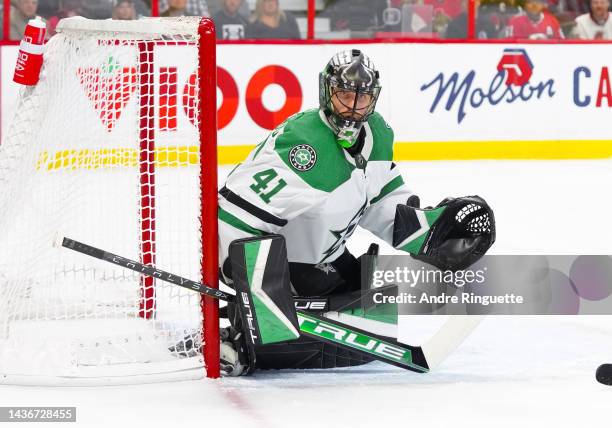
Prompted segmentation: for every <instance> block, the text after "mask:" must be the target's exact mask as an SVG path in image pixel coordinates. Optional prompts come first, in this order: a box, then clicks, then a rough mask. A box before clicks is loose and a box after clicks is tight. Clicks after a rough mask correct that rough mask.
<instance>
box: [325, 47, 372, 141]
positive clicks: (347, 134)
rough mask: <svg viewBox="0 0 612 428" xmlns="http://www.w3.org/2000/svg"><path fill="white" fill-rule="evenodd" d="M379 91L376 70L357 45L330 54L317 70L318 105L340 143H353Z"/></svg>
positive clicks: (370, 112) (368, 115)
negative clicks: (320, 68)
mask: <svg viewBox="0 0 612 428" xmlns="http://www.w3.org/2000/svg"><path fill="white" fill-rule="evenodd" d="M379 93H380V83H379V81H378V71H377V70H376V68H375V67H374V64H372V62H371V61H370V59H369V58H368V57H367V56H365V55H364V54H363V53H362V52H361V51H360V50H358V49H352V50H350V51H344V52H340V53H338V54H336V55H334V57H333V58H332V59H331V60H330V61H329V63H328V64H327V66H325V69H324V70H323V71H322V72H321V73H320V74H319V105H320V107H321V109H322V110H323V113H325V116H326V117H327V120H328V122H329V124H330V125H331V127H332V129H333V130H334V131H335V133H336V136H337V141H338V144H340V145H341V146H342V147H345V148H348V147H351V146H353V145H354V144H355V142H356V141H357V137H358V136H359V131H360V130H361V128H362V126H363V124H364V123H365V122H366V121H367V120H368V118H369V117H370V115H371V114H372V113H374V108H375V107H376V101H377V100H378V94H379Z"/></svg>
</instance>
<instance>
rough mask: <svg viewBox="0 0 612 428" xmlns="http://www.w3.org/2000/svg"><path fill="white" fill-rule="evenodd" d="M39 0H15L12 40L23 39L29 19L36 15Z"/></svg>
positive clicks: (11, 30) (12, 14) (11, 29)
mask: <svg viewBox="0 0 612 428" xmlns="http://www.w3.org/2000/svg"><path fill="white" fill-rule="evenodd" d="M37 9H38V0H14V1H13V6H12V7H11V28H10V38H11V40H21V38H22V36H23V32H24V31H25V27H26V25H27V24H28V21H29V20H30V19H32V18H35V17H36V10H37Z"/></svg>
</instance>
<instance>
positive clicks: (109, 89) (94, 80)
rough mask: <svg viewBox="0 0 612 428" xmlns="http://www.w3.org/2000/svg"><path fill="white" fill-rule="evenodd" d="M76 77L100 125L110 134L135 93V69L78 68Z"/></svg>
mask: <svg viewBox="0 0 612 428" xmlns="http://www.w3.org/2000/svg"><path fill="white" fill-rule="evenodd" d="M77 76H78V78H79V81H80V82H81V85H82V86H83V89H84V90H85V94H86V95H87V98H89V100H90V101H91V102H92V104H93V107H94V109H95V110H96V112H98V115H99V116H100V120H101V121H102V124H103V125H104V126H105V127H106V130H107V131H108V132H111V131H112V129H113V128H114V127H115V124H116V123H117V121H118V120H119V118H120V117H121V113H122V111H123V109H124V108H125V106H126V104H127V103H128V101H129V100H130V98H131V96H132V94H133V93H134V92H135V91H136V83H137V82H136V80H137V75H136V67H111V68H110V70H109V67H87V68H79V69H77Z"/></svg>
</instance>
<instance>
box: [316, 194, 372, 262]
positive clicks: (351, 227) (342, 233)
mask: <svg viewBox="0 0 612 428" xmlns="http://www.w3.org/2000/svg"><path fill="white" fill-rule="evenodd" d="M367 204H368V201H365V202H364V203H363V205H362V206H361V208H359V210H358V211H357V213H355V215H354V216H353V218H352V219H351V221H349V224H348V225H347V226H346V227H345V228H344V229H340V230H330V233H331V234H332V235H334V237H335V238H336V241H335V242H334V243H333V244H331V246H330V247H329V248H328V249H327V250H325V251H324V252H323V254H325V256H324V257H323V258H322V259H321V261H320V262H319V264H321V263H323V261H324V260H325V259H327V258H328V257H329V256H330V255H332V254H333V253H335V252H336V251H337V250H338V248H340V247H341V246H342V245H344V243H345V242H346V240H347V239H349V238H350V237H351V235H352V234H353V232H354V231H355V229H356V228H357V225H358V224H359V220H361V216H362V215H363V213H364V211H365V209H366V205H367Z"/></svg>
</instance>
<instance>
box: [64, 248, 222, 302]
mask: <svg viewBox="0 0 612 428" xmlns="http://www.w3.org/2000/svg"><path fill="white" fill-rule="evenodd" d="M62 246H63V247H66V248H68V249H70V250H73V251H77V252H79V253H82V254H85V255H88V256H91V257H95V258H96V259H100V260H104V261H106V262H110V263H113V264H115V265H117V266H121V267H124V268H126V269H130V270H133V271H134V272H139V273H142V274H145V275H148V276H151V277H153V278H157V279H160V280H162V281H166V282H170V283H172V284H174V285H178V286H179V287H183V288H187V289H189V290H193V291H197V292H200V293H202V294H206V295H207V296H210V297H214V298H217V299H219V300H223V301H226V302H232V301H233V300H234V295H232V294H228V293H225V292H223V291H221V290H217V289H215V288H211V287H207V286H206V285H204V284H201V283H199V282H195V281H192V280H190V279H187V278H183V277H182V276H178V275H174V274H172V273H169V272H166V271H163V270H161V269H157V268H155V267H153V266H149V265H144V264H142V263H140V262H137V261H135V260H130V259H126V258H125V257H121V256H118V255H116V254H113V253H109V252H108V251H104V250H101V249H99V248H96V247H92V246H91V245H87V244H83V243H82V242H78V241H75V240H74V239H70V238H64V240H63V241H62Z"/></svg>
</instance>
